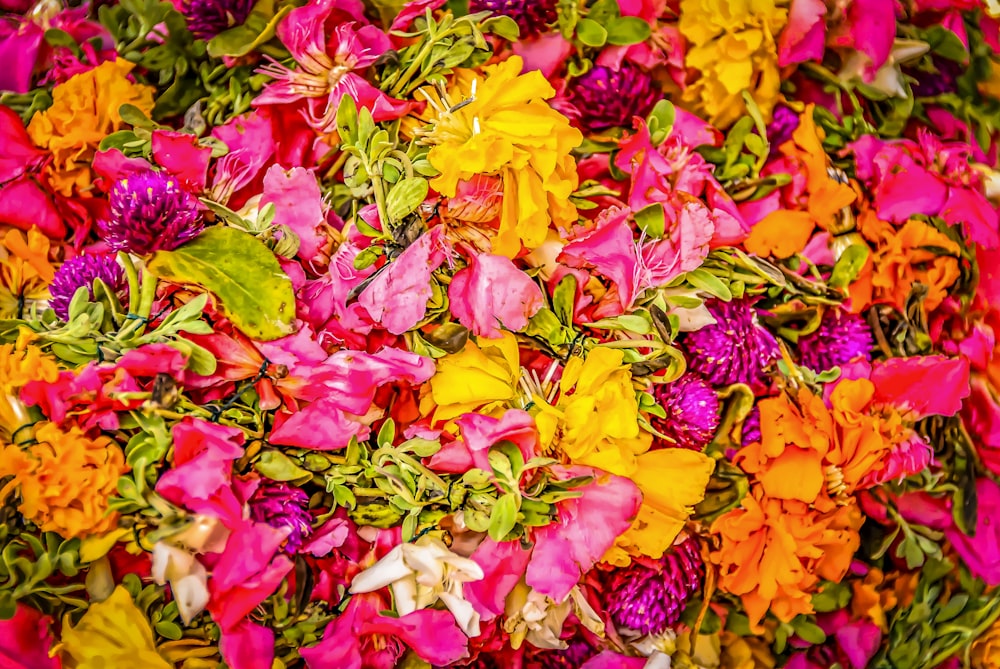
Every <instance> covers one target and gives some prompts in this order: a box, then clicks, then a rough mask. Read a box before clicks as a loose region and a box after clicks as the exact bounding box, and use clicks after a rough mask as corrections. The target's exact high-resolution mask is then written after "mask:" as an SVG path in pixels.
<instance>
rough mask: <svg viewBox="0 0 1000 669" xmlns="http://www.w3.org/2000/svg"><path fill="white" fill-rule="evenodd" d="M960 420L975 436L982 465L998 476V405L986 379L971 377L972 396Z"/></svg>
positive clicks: (999, 453) (999, 447)
mask: <svg viewBox="0 0 1000 669" xmlns="http://www.w3.org/2000/svg"><path fill="white" fill-rule="evenodd" d="M962 419H963V421H964V422H965V425H966V427H967V429H968V431H969V433H970V434H974V435H976V439H975V442H974V443H975V446H976V452H977V453H978V454H979V457H980V458H981V459H982V461H983V464H984V465H986V468H987V469H989V470H990V471H991V472H993V473H994V474H1000V404H998V403H997V401H996V399H995V398H994V396H993V392H992V390H991V388H990V384H989V382H988V381H987V380H986V379H983V378H981V377H978V376H977V377H973V380H972V394H971V395H970V397H969V401H968V402H966V403H965V406H964V407H963V408H962Z"/></svg>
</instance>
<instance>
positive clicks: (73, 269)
mask: <svg viewBox="0 0 1000 669" xmlns="http://www.w3.org/2000/svg"><path fill="white" fill-rule="evenodd" d="M94 279H100V280H101V281H103V282H104V284H105V285H106V286H107V287H108V288H110V289H111V290H112V291H114V292H115V293H117V294H118V295H119V297H122V296H124V295H127V294H128V283H127V282H126V281H125V272H124V271H123V270H122V268H121V265H119V264H118V262H117V261H116V260H115V257H114V256H112V255H82V256H77V257H76V258H71V259H70V260H67V261H66V262H64V263H63V264H62V266H61V267H60V268H59V270H58V271H57V272H56V274H55V277H54V278H53V279H52V283H51V284H50V285H49V293H50V294H51V295H52V299H51V300H49V306H50V307H52V309H53V311H55V312H56V316H58V317H59V318H61V319H63V320H64V321H65V320H68V319H69V304H70V302H71V301H72V300H73V296H74V295H75V294H76V291H77V290H79V289H80V288H81V287H86V288H87V292H88V293H89V294H90V297H91V299H93V297H94Z"/></svg>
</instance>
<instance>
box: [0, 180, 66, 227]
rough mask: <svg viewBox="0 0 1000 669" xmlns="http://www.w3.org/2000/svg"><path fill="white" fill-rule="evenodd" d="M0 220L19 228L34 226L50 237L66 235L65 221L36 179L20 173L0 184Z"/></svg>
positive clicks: (2, 222)
mask: <svg viewBox="0 0 1000 669" xmlns="http://www.w3.org/2000/svg"><path fill="white" fill-rule="evenodd" d="M0 224H6V225H12V226H14V227H15V228H19V229H21V230H30V229H31V228H32V227H33V226H37V227H38V229H39V230H41V231H42V232H44V233H45V235H46V236H47V237H50V238H52V239H62V238H63V237H65V236H66V225H65V224H64V223H63V217H62V216H60V215H59V210H58V209H56V207H55V205H54V204H53V202H52V199H51V198H50V197H49V194H48V193H46V192H45V191H44V190H42V188H41V186H39V185H38V183H37V182H36V181H35V180H34V179H31V178H29V177H27V176H21V177H18V178H16V179H14V180H13V181H9V182H8V183H6V184H4V185H3V186H0Z"/></svg>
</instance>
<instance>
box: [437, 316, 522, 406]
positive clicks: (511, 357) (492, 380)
mask: <svg viewBox="0 0 1000 669" xmlns="http://www.w3.org/2000/svg"><path fill="white" fill-rule="evenodd" d="M519 358H520V352H519V351H518V346H517V339H515V338H514V335H513V334H511V333H509V332H508V333H504V335H503V336H502V337H501V338H500V339H476V340H473V339H470V340H469V341H468V342H466V344H465V347H464V348H463V349H462V350H461V351H460V352H458V353H452V354H449V355H446V356H444V357H441V358H438V359H437V361H436V366H437V370H436V371H435V373H434V376H433V377H431V380H430V383H429V384H428V385H429V386H430V393H429V398H428V399H430V400H432V401H433V403H434V404H437V409H435V410H434V412H433V413H434V420H435V421H437V420H451V419H452V418H456V417H458V416H460V415H462V414H464V413H467V412H470V411H478V412H479V413H483V414H487V415H492V414H493V413H494V412H495V411H497V410H498V409H502V408H503V407H505V406H507V405H508V404H509V403H510V402H512V401H513V400H514V398H515V397H516V396H517V387H518V386H517V383H518V379H519V378H520V376H521V366H520V360H519ZM422 413H424V412H422Z"/></svg>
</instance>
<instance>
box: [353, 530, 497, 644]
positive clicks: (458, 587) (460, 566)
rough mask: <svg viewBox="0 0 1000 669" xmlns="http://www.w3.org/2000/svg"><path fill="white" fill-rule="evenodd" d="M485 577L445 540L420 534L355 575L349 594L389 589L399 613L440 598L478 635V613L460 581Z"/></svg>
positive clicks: (468, 630)
mask: <svg viewBox="0 0 1000 669" xmlns="http://www.w3.org/2000/svg"><path fill="white" fill-rule="evenodd" d="M483 577H484V574H483V570H482V567H480V566H479V565H478V564H476V563H475V562H473V561H472V560H470V559H469V558H465V557H462V556H461V555H458V554H456V553H453V552H452V551H450V550H449V549H448V547H447V546H445V545H444V543H443V542H442V541H441V540H440V539H437V538H434V537H431V536H423V537H421V538H419V539H417V541H415V542H413V543H404V544H400V545H399V546H396V547H395V548H393V549H392V550H391V551H389V552H388V553H387V554H386V555H385V557H383V558H382V559H381V560H379V561H378V562H376V563H375V564H373V565H372V566H371V567H369V568H368V569H366V570H364V571H363V572H361V573H360V574H358V575H357V576H355V577H354V580H353V581H351V590H350V591H351V594H359V593H364V592H374V591H375V590H379V589H381V588H384V587H386V586H390V587H391V588H392V595H393V599H394V600H395V603H396V611H397V612H398V613H399V615H401V616H405V615H406V614H407V613H412V612H414V611H417V610H419V609H424V608H427V607H428V606H431V605H433V604H434V603H435V602H437V601H441V602H443V603H444V605H445V606H447V607H448V610H449V611H451V613H452V615H453V616H455V621H456V622H457V623H458V626H459V627H460V628H462V631H463V632H465V634H466V635H467V636H470V637H472V636H477V635H478V634H479V614H478V613H477V612H476V611H475V609H473V608H472V604H470V603H469V602H468V601H466V599H465V596H464V595H463V593H462V584H463V583H469V582H470V581H478V580H481V579H482V578H483Z"/></svg>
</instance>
